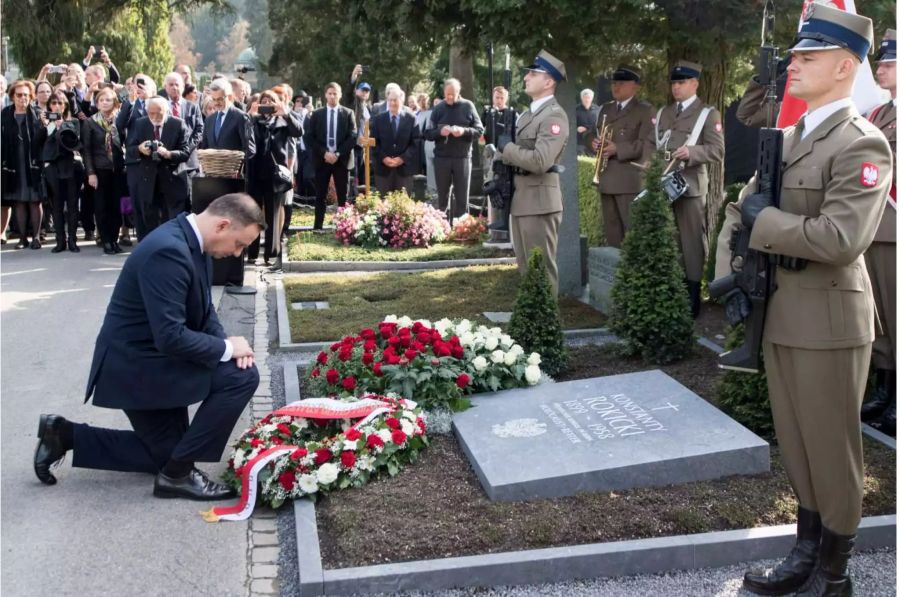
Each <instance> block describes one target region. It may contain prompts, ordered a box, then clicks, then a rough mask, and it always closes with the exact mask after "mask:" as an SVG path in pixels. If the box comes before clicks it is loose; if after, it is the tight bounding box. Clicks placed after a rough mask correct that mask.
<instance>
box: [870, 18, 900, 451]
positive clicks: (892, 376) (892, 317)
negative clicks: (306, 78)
mask: <svg viewBox="0 0 900 597" xmlns="http://www.w3.org/2000/svg"><path fill="white" fill-rule="evenodd" d="M876 61H877V63H878V69H877V70H876V77H877V79H878V84H879V85H880V86H881V88H882V89H887V90H888V91H890V92H891V99H890V101H889V102H887V103H885V104H882V105H880V106H878V107H876V108H875V109H874V110H872V111H871V112H870V113H869V116H868V118H869V121H870V122H871V123H872V124H874V125H875V126H877V127H878V128H879V130H881V132H882V133H884V136H885V137H887V140H888V143H890V145H891V149H892V150H894V152H895V153H894V164H895V166H894V181H893V185H892V186H891V192H890V196H889V197H888V198H887V205H886V206H885V208H884V215H883V216H881V223H880V224H879V225H878V231H877V232H876V233H875V240H874V241H872V246H870V247H869V249H868V250H867V251H866V268H868V270H869V277H871V278H872V292H873V293H874V294H875V307H876V311H877V313H878V320H879V323H880V324H881V325H880V326H879V328H880V329H878V330H876V331H877V332H878V334H877V335H876V336H875V344H873V345H872V364H873V365H874V366H875V391H874V392H873V393H872V394H873V395H872V398H871V400H869V401H868V402H866V403H865V404H863V406H862V420H863V421H867V422H871V424H872V427H875V428H876V429H878V430H879V431H882V432H884V433H887V434H889V435H895V434H896V431H897V391H896V390H897V388H896V380H897V375H896V371H897V355H896V352H895V351H896V347H897V277H896V275H897V167H896V164H897V154H896V149H897V36H896V32H895V31H894V30H893V29H888V30H887V33H885V35H884V40H883V41H882V42H881V49H880V50H879V52H878V56H877V57H876Z"/></svg>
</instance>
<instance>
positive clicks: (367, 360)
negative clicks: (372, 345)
mask: <svg viewBox="0 0 900 597" xmlns="http://www.w3.org/2000/svg"><path fill="white" fill-rule="evenodd" d="M374 360H375V357H374V356H372V353H371V352H364V353H363V357H362V362H363V364H364V365H371V364H372V361H374Z"/></svg>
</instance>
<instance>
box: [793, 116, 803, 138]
mask: <svg viewBox="0 0 900 597" xmlns="http://www.w3.org/2000/svg"><path fill="white" fill-rule="evenodd" d="M794 126H795V127H796V129H795V130H796V134H797V139H798V140H802V139H803V137H805V136H806V130H805V128H806V116H801V117H800V120H798V121H797V124H795V125H794Z"/></svg>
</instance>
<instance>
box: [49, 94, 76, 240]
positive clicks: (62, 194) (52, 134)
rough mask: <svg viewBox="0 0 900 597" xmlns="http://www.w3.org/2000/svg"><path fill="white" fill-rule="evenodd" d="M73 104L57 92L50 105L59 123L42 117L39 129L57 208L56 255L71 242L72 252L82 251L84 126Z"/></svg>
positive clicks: (50, 190)
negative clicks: (79, 238) (80, 216)
mask: <svg viewBox="0 0 900 597" xmlns="http://www.w3.org/2000/svg"><path fill="white" fill-rule="evenodd" d="M69 103H70V99H69V98H68V97H66V94H65V93H63V92H62V91H54V92H53V94H52V95H51V96H50V101H49V102H48V105H49V106H50V114H59V117H58V118H59V119H58V120H52V121H51V120H50V119H49V117H48V116H49V115H48V114H41V123H42V124H43V126H42V127H40V128H39V129H38V140H39V142H40V143H42V144H43V150H42V152H41V159H42V160H43V161H44V181H45V182H46V184H47V191H48V192H49V194H50V201H51V203H52V204H53V227H54V229H55V231H56V246H55V247H54V248H53V249H52V251H51V252H52V253H60V252H62V251H65V250H66V246H67V243H66V241H67V240H68V248H69V250H70V251H71V252H73V253H78V252H80V251H81V249H79V248H78V242H77V240H76V232H77V230H78V190H79V188H81V183H82V180H83V179H84V166H83V165H82V162H81V155H80V153H79V151H80V149H81V139H80V137H81V125H80V123H79V122H78V120H77V119H75V118H73V117H72V110H71V108H70V105H69ZM67 229H68V230H67ZM67 231H68V236H67V234H66V232H67Z"/></svg>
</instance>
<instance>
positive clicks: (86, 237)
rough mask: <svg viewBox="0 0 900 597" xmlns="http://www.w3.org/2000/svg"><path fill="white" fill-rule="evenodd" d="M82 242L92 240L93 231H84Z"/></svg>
mask: <svg viewBox="0 0 900 597" xmlns="http://www.w3.org/2000/svg"><path fill="white" fill-rule="evenodd" d="M84 240H85V241H89V240H94V231H93V230H85V232H84Z"/></svg>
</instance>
